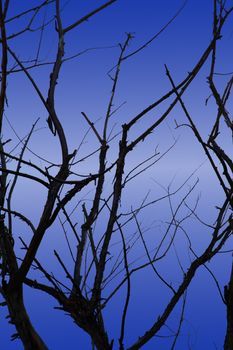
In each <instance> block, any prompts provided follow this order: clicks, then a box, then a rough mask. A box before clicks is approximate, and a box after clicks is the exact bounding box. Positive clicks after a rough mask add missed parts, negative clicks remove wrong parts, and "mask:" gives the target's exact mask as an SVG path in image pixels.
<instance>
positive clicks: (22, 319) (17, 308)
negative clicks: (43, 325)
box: [4, 287, 48, 350]
mask: <svg viewBox="0 0 233 350" xmlns="http://www.w3.org/2000/svg"><path fill="white" fill-rule="evenodd" d="M4 289H5V291H4V297H5V299H6V302H7V306H8V310H9V314H10V318H11V322H12V323H13V324H14V325H15V327H16V330H17V334H16V335H13V336H12V338H13V339H14V338H20V339H21V341H22V343H23V345H24V349H25V350H48V348H47V346H46V345H45V343H44V342H43V340H42V339H41V338H40V336H39V335H38V333H37V332H36V331H35V329H34V327H33V325H32V324H31V322H30V318H29V316H28V314H27V311H26V309H25V306H24V302H23V291H22V287H19V288H17V289H14V290H13V291H10V290H9V291H7V288H4Z"/></svg>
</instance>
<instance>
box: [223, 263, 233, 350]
mask: <svg viewBox="0 0 233 350" xmlns="http://www.w3.org/2000/svg"><path fill="white" fill-rule="evenodd" d="M225 300H226V307H227V330H226V337H225V343H224V350H232V349H233V264H232V270H231V277H230V282H229V284H228V286H225Z"/></svg>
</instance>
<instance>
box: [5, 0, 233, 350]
mask: <svg viewBox="0 0 233 350" xmlns="http://www.w3.org/2000/svg"><path fill="white" fill-rule="evenodd" d="M229 2H230V1H229ZM229 2H228V1H223V0H221V1H217V0H214V1H213V5H214V6H213V28H212V38H211V41H210V42H209V44H208V45H207V47H206V48H205V49H204V50H203V53H202V54H201V56H200V57H199V58H198V59H197V61H196V63H195V64H194V66H193V68H192V70H191V71H190V72H189V73H187V74H186V76H185V77H184V78H183V80H182V81H180V82H179V83H177V82H175V81H174V78H173V74H172V72H171V71H170V70H169V67H167V66H165V73H166V76H167V82H168V83H169V84H170V88H169V89H168V91H167V92H166V93H164V94H163V95H162V96H161V97H158V98H156V99H154V100H153V101H152V102H151V104H150V105H148V106H146V107H143V108H142V109H141V111H139V112H138V113H136V114H135V115H133V116H130V117H127V118H126V119H125V123H124V124H123V125H122V126H121V127H119V125H117V126H116V128H115V127H114V123H113V121H112V119H113V118H112V116H113V115H114V114H116V113H119V110H120V108H121V107H122V106H123V105H124V103H122V104H120V105H118V106H117V105H116V103H115V100H116V94H117V92H118V87H119V78H120V74H121V68H122V66H123V65H124V64H125V62H129V61H130V59H131V58H132V57H134V56H136V55H137V54H138V52H140V51H142V50H144V49H146V48H147V47H148V46H149V45H150V44H152V43H153V41H154V40H155V39H156V38H157V37H158V36H159V35H160V34H161V33H162V32H163V31H164V30H165V29H167V27H168V26H169V25H170V23H171V22H173V21H174V20H176V18H177V16H178V15H179V14H180V12H181V11H182V10H183V8H184V6H185V4H186V2H185V3H184V4H183V6H182V7H181V8H179V9H178V11H177V13H176V14H175V15H174V16H173V17H172V18H171V19H170V20H168V21H167V23H166V24H165V25H164V27H163V28H162V29H161V30H160V31H159V32H158V33H156V34H154V35H153V36H152V37H151V38H150V39H149V40H148V41H146V42H145V43H143V45H141V46H139V47H138V48H136V49H134V50H132V51H130V49H129V47H130V44H131V41H132V40H133V39H134V35H133V34H132V33H126V35H125V39H124V41H123V42H122V43H120V44H119V45H117V48H118V57H117V59H116V62H115V63H113V68H112V69H111V70H110V71H109V72H108V77H109V78H110V80H111V84H112V85H111V93H110V96H109V98H108V102H107V106H106V113H105V116H104V118H103V119H102V120H101V121H100V122H99V121H93V120H94V117H92V116H90V115H88V113H87V112H86V111H82V110H81V111H79V114H80V118H82V120H81V119H80V121H79V123H80V124H81V123H83V121H84V122H86V125H87V127H88V131H87V132H86V133H84V135H83V137H82V138H81V132H80V130H79V133H78V138H79V140H81V142H80V141H79V144H78V142H77V141H75V143H76V144H77V146H76V148H75V149H72V150H70V148H71V147H70V146H69V144H70V141H71V140H70V139H69V137H67V136H66V133H65V131H64V117H63V116H62V114H61V112H59V107H58V101H57V99H56V93H57V86H59V84H58V79H59V77H60V75H61V69H62V67H63V66H64V64H65V63H66V62H67V61H72V62H73V60H75V62H76V60H77V58H78V57H79V56H80V55H82V54H84V53H86V52H87V51H90V50H95V49H98V48H94V47H92V48H89V49H84V50H83V51H82V52H78V53H75V54H72V55H70V56H68V55H66V54H65V49H64V48H65V43H66V42H69V36H68V34H70V33H71V32H75V30H76V28H77V27H79V26H81V25H82V24H83V23H84V22H86V21H88V20H89V19H91V18H92V17H93V16H98V14H99V13H100V12H103V13H104V12H105V11H107V10H108V8H109V7H111V8H112V9H113V8H114V6H117V1H116V0H111V1H107V2H106V3H103V4H102V5H101V6H99V7H97V8H95V9H93V10H91V11H90V12H89V13H88V14H86V15H84V16H83V17H81V18H78V19H76V20H75V21H74V22H73V23H70V24H66V25H65V24H64V21H63V12H62V11H63V7H64V6H65V5H66V6H68V5H67V4H63V3H60V1H59V0H46V1H38V2H37V3H38V4H37V5H36V6H35V7H26V8H25V9H23V10H22V11H20V12H19V13H15V14H14V15H12V16H10V15H8V13H9V12H10V11H9V8H10V6H14V1H13V0H12V1H10V0H5V1H2V0H1V1H0V25H1V95H0V127H1V139H0V155H1V168H0V171H1V177H0V180H1V182H0V186H1V192H0V210H1V212H0V253H1V286H0V292H1V295H2V297H3V299H4V301H3V303H2V305H3V306H6V307H7V309H8V311H9V317H10V321H11V323H12V324H13V325H14V326H15V328H16V333H15V334H13V336H12V339H13V340H14V339H17V338H19V339H20V340H21V342H22V343H23V346H24V348H25V349H28V350H29V349H33V350H36V349H47V348H48V347H47V345H46V344H45V342H44V341H43V340H42V337H41V336H40V335H39V334H38V332H37V331H36V330H35V328H34V327H33V325H32V323H31V320H30V317H29V315H28V312H27V310H26V307H25V302H24V286H25V285H27V286H29V287H31V288H32V289H37V290H39V291H41V292H44V293H47V294H48V295H49V296H51V297H52V298H53V299H55V300H56V302H57V303H58V307H57V309H59V310H61V311H62V312H65V313H66V314H69V315H70V317H71V318H72V319H73V321H74V322H75V324H76V325H77V326H78V327H79V328H81V329H82V330H83V331H84V332H86V333H87V334H88V335H89V336H90V339H91V341H92V346H93V349H95V348H96V349H98V350H110V349H113V348H118V349H120V350H124V349H128V350H136V349H140V348H142V347H143V346H144V345H145V344H147V343H149V342H150V341H151V340H152V339H153V337H154V336H156V335H158V334H159V332H160V330H161V329H162V328H163V327H166V326H167V322H168V321H169V319H170V318H171V316H172V313H173V312H174V310H175V309H176V307H177V306H178V305H181V312H180V317H179V321H178V325H177V330H176V331H174V332H173V333H172V335H171V336H172V343H171V346H170V348H171V349H175V346H176V343H177V339H178V337H179V335H180V332H181V328H182V324H183V321H184V315H185V305H186V303H187V290H188V288H189V286H190V284H191V282H192V280H193V278H194V276H195V274H196V272H197V271H198V270H199V269H200V268H202V267H205V268H206V269H208V271H209V272H210V273H211V274H212V276H213V278H214V280H215V282H216V285H217V287H218V290H219V292H220V295H221V297H222V300H223V302H224V303H225V305H226V309H227V334H226V339H225V348H224V349H225V350H229V349H232V346H233V345H232V344H233V339H232V337H233V321H232V319H233V317H232V309H233V302H232V295H233V287H232V279H233V278H232V275H231V278H230V282H229V285H228V286H226V287H225V293H224V295H223V293H222V291H221V289H222V287H221V286H220V285H219V283H218V281H217V279H216V278H215V276H214V274H213V273H212V272H211V270H210V269H209V267H208V266H207V263H208V262H210V261H211V260H212V259H213V258H214V257H215V256H216V255H217V254H218V253H220V252H222V251H223V247H224V246H225V244H226V243H227V242H229V240H230V238H231V235H232V216H231V210H232V200H233V197H232V188H233V181H232V170H233V164H232V160H231V157H230V154H228V149H227V147H226V149H224V145H223V146H221V143H220V142H221V139H220V141H219V138H220V134H221V133H220V132H221V130H222V129H224V133H225V134H226V135H227V137H228V135H230V136H229V138H230V137H231V135H232V131H233V124H232V120H231V118H230V113H229V111H228V107H227V104H228V102H229V100H230V96H231V88H232V82H233V76H232V73H229V74H228V76H229V80H228V81H227V83H226V85H225V86H224V89H223V92H222V93H221V91H222V85H221V86H220V87H218V84H217V83H216V82H215V77H216V76H217V75H221V74H223V73H221V72H219V71H217V69H216V61H217V58H218V55H219V56H220V53H218V43H219V42H221V40H223V39H222V36H223V28H224V26H225V23H227V21H228V20H229V18H230V15H231V14H232V11H233V7H232V6H231V5H230V4H229ZM45 9H46V11H47V17H45V16H43V13H45V12H44V10H45ZM18 24H19V25H18ZM54 24H55V29H53V30H55V33H56V53H55V56H54V59H53V60H52V61H48V60H47V59H43V60H42V59H41V47H42V41H43V37H44V32H45V31H46V30H47V29H48V30H51V29H52V28H54ZM12 28H13V29H12ZM15 28H17V30H15ZM27 33H34V35H35V37H36V38H37V40H38V42H37V52H36V55H35V57H33V59H32V58H30V59H23V58H22V56H23V53H21V52H18V50H17V49H13V43H14V41H15V40H22V41H23V40H24V38H25V35H27ZM219 51H220V49H219ZM76 63H77V64H78V62H76ZM67 64H68V63H67ZM204 66H205V67H209V75H208V79H207V83H208V87H209V89H210V93H211V96H210V97H208V98H207V100H206V103H209V100H210V99H211V100H214V103H215V108H216V118H215V119H214V122H213V126H212V129H211V132H210V135H209V137H208V139H207V140H205V139H204V138H203V137H202V136H201V132H200V130H199V128H198V127H197V126H196V124H195V117H193V116H192V115H191V114H192V113H191V112H190V111H189V107H188V106H186V103H185V97H184V93H185V92H186V91H188V89H189V88H190V86H191V84H192V82H193V81H194V80H195V78H196V77H197V75H198V74H199V72H200V70H201V68H202V67H204ZM43 67H45V68H46V73H48V77H49V86H48V89H47V91H45V89H44V86H40V84H39V83H38V82H37V78H36V75H34V72H36V71H37V70H38V69H41V68H43ZM17 74H22V75H24V76H25V78H26V79H27V80H28V82H29V83H30V84H31V87H32V89H33V91H34V92H36V94H37V97H38V99H39V101H40V103H41V105H42V107H40V108H41V109H42V110H44V112H45V113H46V114H47V115H48V117H47V126H48V129H49V131H50V134H51V138H53V137H54V138H56V140H58V143H59V145H58V150H57V154H59V157H60V159H59V160H58V161H56V160H54V159H52V160H51V159H47V156H46V155H43V156H41V155H40V154H38V152H37V151H36V152H34V151H33V147H29V144H30V142H31V140H32V139H33V137H35V133H36V132H37V130H38V123H39V121H38V120H36V121H35V122H34V124H33V125H32V127H31V128H30V129H29V131H28V134H27V135H26V136H25V137H24V138H22V137H19V136H18V134H17V130H14V129H13V130H14V132H15V135H16V136H15V137H18V138H19V140H18V143H16V144H15V146H14V147H12V146H11V145H12V140H10V139H5V136H4V135H5V133H4V123H3V122H4V119H5V118H7V113H5V111H6V110H7V105H8V90H7V89H8V84H7V82H8V79H10V78H11V79H14V78H15V77H16V76H17ZM166 76H165V77H166ZM61 83H62V81H61ZM29 98H30V97H29ZM10 103H11V101H10ZM115 106H116V107H115ZM175 108H180V110H181V111H182V112H183V114H184V116H185V118H186V120H187V121H186V122H185V123H184V124H179V123H178V122H176V128H182V127H188V128H190V129H191V131H192V133H193V136H194V137H195V138H196V141H197V144H198V145H199V146H200V147H201V148H202V150H203V153H204V154H205V156H206V158H207V160H208V162H209V163H210V166H211V169H212V172H213V174H214V176H216V178H217V180H218V182H219V188H220V189H221V190H222V192H223V194H224V199H223V202H222V204H221V205H219V207H218V214H217V216H216V220H215V222H214V224H212V225H210V224H208V225H207V224H205V223H204V222H203V221H202V220H201V218H199V216H198V214H197V212H196V208H197V205H198V200H197V201H196V202H195V203H194V205H193V204H190V202H189V198H190V197H191V196H192V194H193V192H194V190H195V189H196V186H197V183H198V180H197V181H195V182H194V183H192V185H190V183H189V180H190V179H191V178H192V176H193V174H191V175H190V176H189V178H188V179H187V180H185V181H184V182H183V184H182V185H181V186H179V187H178V188H176V189H174V190H173V189H172V187H171V185H169V186H168V187H163V190H164V191H165V193H164V195H162V196H161V197H157V198H153V199H149V197H148V195H146V194H145V197H144V198H143V200H142V201H141V203H139V202H138V203H136V204H135V203H131V204H130V205H128V203H127V200H126V199H125V196H124V193H125V191H127V188H128V186H130V184H131V182H133V181H135V179H136V178H139V177H140V176H141V175H142V173H144V172H145V171H147V170H149V169H150V168H152V167H153V166H154V165H155V164H156V165H157V163H158V162H159V161H160V160H161V159H162V158H164V157H166V154H167V153H168V152H175V144H176V143H177V140H174V143H173V144H170V145H169V146H168V147H167V149H165V150H164V151H163V152H162V153H161V151H160V150H158V149H157V148H156V149H155V151H154V152H153V153H151V154H147V155H146V157H145V158H144V159H141V160H139V161H137V162H136V163H135V164H134V165H133V166H132V167H131V165H130V161H129V159H130V157H131V155H132V154H134V153H136V148H137V147H143V141H144V140H147V139H149V138H150V135H151V134H152V133H153V132H155V130H157V129H159V127H160V126H161V125H162V124H163V123H164V122H165V121H166V120H167V118H168V117H169V116H170V115H171V114H172V112H173V110H174V109H175ZM155 110H156V112H157V115H158V114H159V113H160V114H159V116H158V117H156V118H154V119H153V120H152V121H151V122H148V120H147V119H146V118H147V116H148V115H149V113H150V112H151V111H155ZM161 110H163V112H161ZM209 125H210V126H211V123H209ZM135 130H136V132H135ZM90 133H91V135H92V136H91V137H93V139H94V140H95V141H96V143H97V146H96V147H94V148H92V149H91V150H89V148H88V147H87V151H86V152H85V153H84V154H83V155H81V154H82V153H81V151H80V150H81V148H82V149H85V140H86V139H87V137H88V136H89V134H90ZM116 149H117V152H116V151H115V150H116ZM59 157H57V155H56V159H57V158H59ZM32 159H33V160H32ZM85 164H87V165H85ZM82 169H87V171H86V173H85V171H83V170H82ZM28 181H31V182H32V183H34V184H35V185H36V186H41V188H42V191H43V193H45V200H44V203H43V209H42V210H41V212H40V209H39V208H38V209H36V210H37V214H39V216H38V218H39V220H38V223H36V220H35V222H34V221H32V220H31V219H30V218H29V217H28V216H27V215H25V213H24V208H23V204H22V208H21V210H20V211H18V210H15V206H14V194H15V191H16V189H17V188H18V186H21V187H22V186H25V189H24V191H26V188H27V187H26V186H27V183H28ZM188 184H189V185H190V186H187V187H186V185H188ZM173 197H175V198H177V200H178V202H177V203H176V205H174V203H173ZM161 201H167V202H168V203H169V210H170V219H169V221H167V222H165V223H164V229H163V230H162V232H161V233H160V234H159V233H158V234H157V235H156V244H155V246H154V247H153V248H152V247H151V245H149V243H148V240H147V238H146V235H145V232H146V230H147V228H145V227H144V226H143V225H142V223H141V215H144V212H145V210H146V209H147V208H150V207H152V206H153V205H155V203H158V202H161ZM183 209H185V214H184V215H182V214H180V213H181V212H182V211H183ZM190 217H192V218H195V219H196V220H198V222H200V223H201V224H202V226H203V228H204V227H205V226H207V227H208V230H209V231H210V232H211V234H210V235H209V236H208V240H207V242H206V245H205V246H204V247H203V249H202V251H198V252H196V250H195V248H194V247H193V244H192V240H191V238H190V235H189V233H188V232H187V231H186V229H185V222H186V221H187V220H188V219H189V218H190ZM18 220H21V221H22V222H23V223H24V224H25V227H27V229H30V231H31V238H29V237H28V235H27V236H25V235H24V234H22V235H18V233H16V232H15V228H16V227H17V221H18ZM58 224H60V230H62V231H63V233H64V237H65V242H66V244H67V247H68V251H69V258H66V257H65V255H64V252H63V251H58V250H57V249H56V248H55V247H56V244H54V247H53V250H54V259H55V261H56V262H57V263H58V264H59V266H60V270H61V274H60V276H58V275H57V274H55V273H51V272H49V271H50V269H49V268H48V267H47V266H46V263H45V262H41V261H40V259H39V257H38V251H39V249H40V247H41V246H42V244H43V242H44V241H45V239H46V234H48V232H49V231H50V230H51V229H54V230H55V231H56V230H57V225H58ZM178 232H181V233H182V235H183V239H184V240H185V241H186V242H187V244H188V254H189V257H190V262H189V264H188V265H187V266H184V265H183V263H182V262H181V261H180V258H179V254H178V253H177V251H176V245H175V241H176V237H177V235H178ZM138 242H140V247H141V254H142V259H139V258H135V256H134V254H133V251H134V246H135V245H136V244H137V243H138ZM116 247H117V248H116ZM19 248H21V249H22V250H23V254H22V252H21V251H20V249H19ZM171 251H175V253H176V254H175V257H176V262H177V265H178V267H179V269H180V275H179V277H178V276H176V278H175V279H174V280H173V281H171V280H170V279H168V278H166V274H164V273H163V272H160V268H159V266H160V264H161V261H166V259H169V254H170V253H171ZM147 268H151V269H152V271H153V273H154V274H155V277H156V279H157V282H156V283H160V284H161V285H162V286H163V288H165V290H166V295H167V300H166V304H165V305H163V309H162V311H160V313H159V314H157V315H156V314H154V311H153V310H151V312H152V313H153V319H154V320H155V321H154V322H152V323H151V325H150V326H149V327H148V328H147V329H146V331H144V333H141V334H138V336H139V337H138V336H137V337H135V338H137V340H134V341H133V342H132V343H131V344H128V340H127V338H126V325H127V316H128V313H129V307H130V301H131V298H132V293H133V288H134V284H133V278H134V276H135V275H136V274H140V273H142V271H144V270H145V269H147ZM41 276H42V277H43V279H42V278H41ZM177 279H178V280H179V282H177ZM44 280H47V282H46V283H45V282H44ZM32 293H33V291H32ZM119 293H120V294H121V295H123V296H124V297H125V299H124V302H123V303H121V307H122V311H121V312H119V315H118V316H117V318H118V319H119V330H120V331H119V335H118V336H117V338H116V339H110V336H109V333H108V328H109V326H108V324H106V321H105V314H104V312H105V309H106V308H107V307H110V304H111V302H112V300H113V298H114V297H116V296H117V295H118V294H119ZM142 332H143V329H142Z"/></svg>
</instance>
